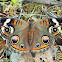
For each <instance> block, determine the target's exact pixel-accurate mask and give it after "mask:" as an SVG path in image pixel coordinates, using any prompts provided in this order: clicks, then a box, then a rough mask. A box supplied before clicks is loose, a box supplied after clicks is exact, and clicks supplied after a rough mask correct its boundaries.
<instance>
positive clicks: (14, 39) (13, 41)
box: [11, 36, 19, 44]
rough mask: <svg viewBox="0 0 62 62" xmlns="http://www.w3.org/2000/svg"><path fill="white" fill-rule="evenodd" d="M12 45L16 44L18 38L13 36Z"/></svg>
mask: <svg viewBox="0 0 62 62" xmlns="http://www.w3.org/2000/svg"><path fill="white" fill-rule="evenodd" d="M11 41H12V43H14V44H15V43H17V42H18V41H19V37H18V36H13V37H12V39H11Z"/></svg>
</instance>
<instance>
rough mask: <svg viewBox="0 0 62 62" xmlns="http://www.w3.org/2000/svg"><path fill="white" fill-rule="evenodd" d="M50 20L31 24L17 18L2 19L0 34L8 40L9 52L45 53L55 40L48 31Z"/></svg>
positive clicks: (30, 21) (31, 22) (31, 21)
mask: <svg viewBox="0 0 62 62" xmlns="http://www.w3.org/2000/svg"><path fill="white" fill-rule="evenodd" d="M49 20H50V19H44V20H41V21H37V22H34V20H29V22H26V21H24V20H23V19H17V18H1V19H0V22H1V23H0V33H1V36H2V37H4V38H5V39H8V40H7V45H8V46H7V47H8V49H9V50H11V51H14V52H17V53H21V54H23V53H27V52H32V53H36V52H37V53H38V52H45V51H46V50H48V49H49V47H51V46H52V44H53V41H54V38H53V35H51V34H50V33H49V31H48V30H47V29H48V27H49V24H50V21H49Z"/></svg>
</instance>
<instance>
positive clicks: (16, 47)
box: [10, 41, 27, 51]
mask: <svg viewBox="0 0 62 62" xmlns="http://www.w3.org/2000/svg"><path fill="white" fill-rule="evenodd" d="M10 45H11V46H12V47H14V48H15V49H18V50H21V51H26V50H27V49H21V48H19V47H18V46H16V45H13V44H12V43H11V41H10Z"/></svg>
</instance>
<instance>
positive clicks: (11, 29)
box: [1, 26, 14, 34]
mask: <svg viewBox="0 0 62 62" xmlns="http://www.w3.org/2000/svg"><path fill="white" fill-rule="evenodd" d="M1 31H2V33H8V34H11V33H13V32H14V28H13V27H11V26H9V27H4V26H2V27H1Z"/></svg>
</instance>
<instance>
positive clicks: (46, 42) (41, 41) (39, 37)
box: [32, 19, 54, 52]
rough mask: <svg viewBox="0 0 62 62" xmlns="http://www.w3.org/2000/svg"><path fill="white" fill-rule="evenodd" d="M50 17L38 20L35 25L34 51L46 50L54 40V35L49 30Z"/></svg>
mask: <svg viewBox="0 0 62 62" xmlns="http://www.w3.org/2000/svg"><path fill="white" fill-rule="evenodd" d="M48 27H49V21H48V19H45V20H41V21H38V22H37V23H36V24H35V26H34V37H33V38H34V39H33V50H32V52H45V51H46V50H48V49H49V48H50V47H51V46H52V45H53V42H54V38H53V35H51V34H50V33H49V32H48V30H47V29H48Z"/></svg>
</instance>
